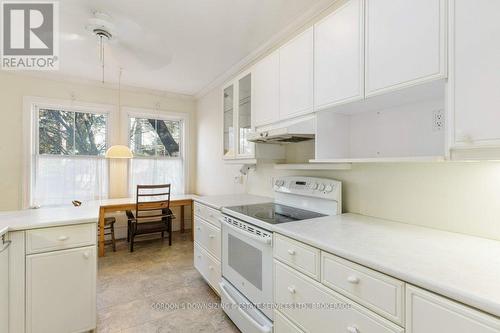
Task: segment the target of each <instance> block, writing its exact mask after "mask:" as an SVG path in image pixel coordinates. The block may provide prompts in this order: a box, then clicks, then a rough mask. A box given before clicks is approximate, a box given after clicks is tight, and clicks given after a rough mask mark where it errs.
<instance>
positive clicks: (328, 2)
mask: <svg viewBox="0 0 500 333" xmlns="http://www.w3.org/2000/svg"><path fill="white" fill-rule="evenodd" d="M338 1H339V0H320V1H318V2H317V3H316V4H315V5H314V6H312V7H311V8H309V9H308V10H306V11H305V12H304V13H302V14H301V15H300V16H299V17H297V18H296V19H295V20H294V21H293V22H292V23H290V24H289V25H288V26H287V27H286V28H284V29H283V30H281V31H280V32H278V33H276V34H275V35H273V36H272V37H271V38H270V39H269V40H268V41H267V42H265V43H264V44H262V45H261V46H260V47H259V48H257V49H256V50H255V51H253V52H252V53H250V54H249V55H248V56H246V57H245V58H243V59H242V60H240V61H239V62H238V63H236V64H235V65H233V66H231V67H230V68H229V69H228V70H227V71H226V72H224V73H223V74H222V75H220V76H218V77H217V78H216V79H215V80H213V81H212V82H210V83H209V84H208V85H206V86H205V87H204V88H202V89H201V90H200V91H198V92H197V93H196V94H195V95H194V97H195V98H196V99H200V98H202V97H203V96H205V95H206V94H208V93H209V92H210V91H211V90H212V89H215V88H217V87H219V86H222V85H223V84H224V83H225V82H226V81H228V80H229V79H231V78H232V77H234V76H236V75H237V74H238V73H239V72H241V71H243V70H245V69H246V68H247V67H249V66H250V65H252V64H253V63H254V62H255V61H256V60H258V59H259V58H261V57H263V56H264V55H265V54H267V53H270V52H271V51H272V50H273V49H276V48H277V47H278V46H280V45H282V44H284V42H285V41H286V40H288V39H289V38H290V37H291V36H292V35H293V34H294V33H297V32H299V31H300V30H302V29H304V28H305V27H306V26H307V24H308V23H310V22H311V21H312V20H313V19H314V18H316V17H318V16H319V15H321V14H322V13H323V12H325V11H326V10H327V9H328V8H330V7H332V6H333V5H334V4H335V3H337V2H338Z"/></svg>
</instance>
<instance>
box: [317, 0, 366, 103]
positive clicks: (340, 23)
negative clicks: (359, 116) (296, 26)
mask: <svg viewBox="0 0 500 333" xmlns="http://www.w3.org/2000/svg"><path fill="white" fill-rule="evenodd" d="M363 10H364V1H363V0H350V1H349V2H347V3H346V4H345V5H343V6H342V7H340V8H339V9H337V10H336V11H335V12H333V13H332V14H330V15H329V16H327V17H326V18H325V19H323V20H322V21H320V22H319V23H317V24H316V25H315V26H314V106H315V109H316V110H322V109H326V108H328V107H331V106H334V105H337V104H341V103H347V102H351V101H355V100H360V99H362V98H363V97H364V72H363V71H364V54H363V52H364V13H363Z"/></svg>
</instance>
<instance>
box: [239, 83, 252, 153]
mask: <svg viewBox="0 0 500 333" xmlns="http://www.w3.org/2000/svg"><path fill="white" fill-rule="evenodd" d="M251 131H252V74H250V73H248V74H246V75H245V76H243V77H242V78H240V79H239V80H238V133H237V135H238V138H237V139H236V142H237V143H238V157H249V158H252V157H253V151H254V149H253V148H254V144H253V143H252V142H249V141H248V134H250V132H251Z"/></svg>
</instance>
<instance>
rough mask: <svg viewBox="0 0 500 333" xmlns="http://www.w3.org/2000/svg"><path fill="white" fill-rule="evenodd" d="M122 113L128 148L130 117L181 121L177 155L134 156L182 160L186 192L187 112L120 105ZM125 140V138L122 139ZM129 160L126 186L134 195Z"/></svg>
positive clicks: (129, 193) (187, 185)
mask: <svg viewBox="0 0 500 333" xmlns="http://www.w3.org/2000/svg"><path fill="white" fill-rule="evenodd" d="M122 111H123V112H122V114H124V115H125V117H123V118H124V119H122V127H121V128H122V133H124V134H123V135H126V142H127V147H129V148H130V118H143V119H155V120H174V121H180V122H181V128H182V130H181V132H182V133H181V138H180V145H179V146H180V153H179V156H178V157H170V156H138V157H135V156H134V158H138V159H156V160H182V161H183V173H184V174H183V177H184V189H183V193H187V191H188V189H189V188H190V180H189V178H190V177H189V156H190V155H189V126H190V125H189V113H183V112H173V111H168V110H153V109H142V108H132V107H122ZM124 141H125V140H124ZM130 164H131V161H129V163H128V176H127V188H128V195H129V196H130V197H134V196H135V192H134V193H132V192H133V191H132V189H131V188H130V181H131V175H130V173H131V172H132V166H131V165H130Z"/></svg>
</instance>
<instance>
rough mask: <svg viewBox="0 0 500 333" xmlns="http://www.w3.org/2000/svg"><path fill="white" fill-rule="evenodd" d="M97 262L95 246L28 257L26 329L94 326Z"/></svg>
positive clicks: (60, 331)
mask: <svg viewBox="0 0 500 333" xmlns="http://www.w3.org/2000/svg"><path fill="white" fill-rule="evenodd" d="M96 264H97V260H96V248H95V246H90V247H83V248H77V249H71V250H64V251H56V252H48V253H42V254H34V255H29V256H27V257H26V330H27V332H28V333H32V332H33V333H34V332H40V333H46V332H51V333H68V332H82V331H86V330H91V329H94V328H95V326H96V312H95V311H96Z"/></svg>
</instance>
